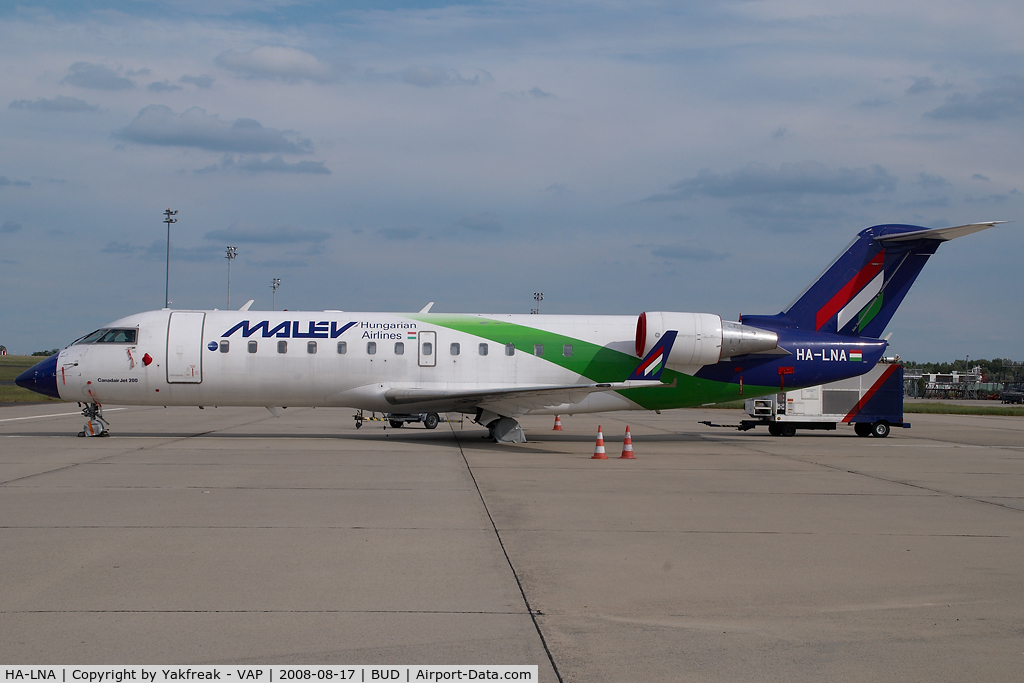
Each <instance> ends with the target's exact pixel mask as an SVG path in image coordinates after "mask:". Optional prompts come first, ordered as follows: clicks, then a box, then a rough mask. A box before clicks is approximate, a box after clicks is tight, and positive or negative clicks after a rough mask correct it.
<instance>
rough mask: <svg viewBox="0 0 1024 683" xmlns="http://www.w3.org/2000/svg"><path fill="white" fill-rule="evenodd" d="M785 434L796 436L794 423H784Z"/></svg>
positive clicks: (783, 433) (783, 432)
mask: <svg viewBox="0 0 1024 683" xmlns="http://www.w3.org/2000/svg"><path fill="white" fill-rule="evenodd" d="M782 435H783V436H796V427H794V426H793V425H782Z"/></svg>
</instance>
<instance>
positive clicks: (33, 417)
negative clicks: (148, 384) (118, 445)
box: [0, 408, 128, 422]
mask: <svg viewBox="0 0 1024 683" xmlns="http://www.w3.org/2000/svg"><path fill="white" fill-rule="evenodd" d="M116 410H128V409H127V408H107V409H106V410H105V411H104V412H107V413H112V412H114V411H116ZM68 415H78V416H79V417H81V416H82V411H81V410H79V411H78V412H74V413H52V414H50V415H28V416H26V417H5V418H3V419H0V422H16V421H17V420H40V419H42V418H44V417H67V416H68Z"/></svg>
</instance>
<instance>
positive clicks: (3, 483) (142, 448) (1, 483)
mask: <svg viewBox="0 0 1024 683" xmlns="http://www.w3.org/2000/svg"><path fill="white" fill-rule="evenodd" d="M111 410H113V409H111ZM122 410H123V409H122ZM267 419H272V417H271V418H265V417H261V418H259V419H256V420H251V421H249V422H244V423H242V424H240V425H234V426H232V427H231V428H232V429H234V428H235V427H245V426H247V425H251V424H255V423H257V422H262V421H263V420H267ZM215 431H217V430H215V429H211V430H209V431H206V432H199V433H198V434H190V435H187V436H182V437H178V438H174V439H170V440H168V441H165V442H164V443H162V444H157V447H158V448H159V447H160V446H163V445H170V444H173V443H177V442H179V441H186V440H188V439H190V438H192V437H194V436H202V435H203V434H212V433H213V432H215ZM66 438H79V437H77V436H76V437H70V436H69V437H66ZM87 438H102V437H87ZM149 448H150V446H139V447H138V448H133V449H131V450H128V451H125V452H123V453H107V454H104V455H103V456H102V457H99V458H96V459H95V460H86V461H84V462H73V463H68V464H67V465H62V466H61V467H55V468H54V469H52V470H46V471H45V472H35V473H33V474H26V475H25V476H23V477H15V478H14V479H8V480H6V481H0V486H7V485H8V484H13V483H14V482H18V481H25V480H26V479H32V478H33V477H40V476H43V475H44V474H53V473H55V472H61V471H63V470H68V469H72V468H74V467H79V466H80V465H92V464H99V463H100V462H102V461H103V460H106V459H108V458H115V457H122V456H125V455H128V454H130V453H139V452H141V451H145V450H148V449H149Z"/></svg>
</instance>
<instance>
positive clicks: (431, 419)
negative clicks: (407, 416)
mask: <svg viewBox="0 0 1024 683" xmlns="http://www.w3.org/2000/svg"><path fill="white" fill-rule="evenodd" d="M440 421H441V418H439V417H438V416H437V413H428V414H427V416H426V417H425V418H423V426H424V427H426V428H427V429H434V428H436V427H437V423H438V422H440Z"/></svg>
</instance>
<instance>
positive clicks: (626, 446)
mask: <svg viewBox="0 0 1024 683" xmlns="http://www.w3.org/2000/svg"><path fill="white" fill-rule="evenodd" d="M623 458H625V459H626V460H636V456H635V455H633V437H632V436H631V435H630V433H629V425H626V440H625V441H623V442H622V455H620V456H619V460H622V459H623Z"/></svg>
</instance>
